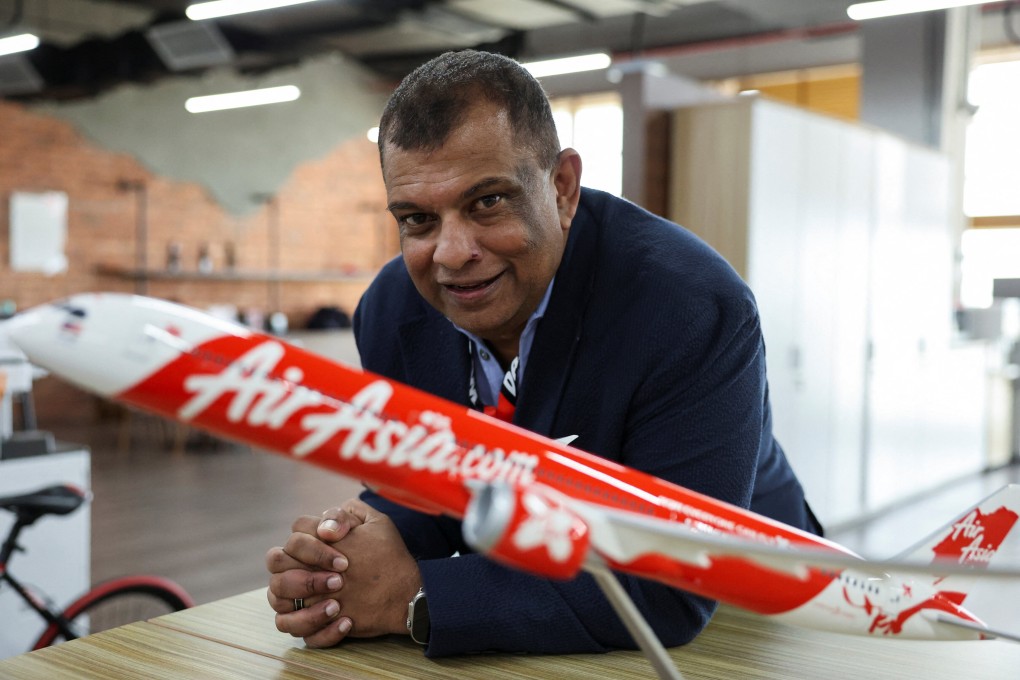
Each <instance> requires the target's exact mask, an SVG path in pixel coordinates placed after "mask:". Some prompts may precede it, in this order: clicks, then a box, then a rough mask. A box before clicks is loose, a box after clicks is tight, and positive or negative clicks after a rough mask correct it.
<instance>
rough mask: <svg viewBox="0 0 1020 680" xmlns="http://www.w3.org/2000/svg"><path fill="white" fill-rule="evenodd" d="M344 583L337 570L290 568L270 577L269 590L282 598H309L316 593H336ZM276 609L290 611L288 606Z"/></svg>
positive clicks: (282, 611) (283, 612)
mask: <svg viewBox="0 0 1020 680" xmlns="http://www.w3.org/2000/svg"><path fill="white" fill-rule="evenodd" d="M343 583H344V580H343V576H341V575H340V574H337V573H336V572H332V571H308V570H307V569H289V570H287V571H284V572H282V573H277V574H273V575H272V576H271V577H270V579H269V590H270V591H271V592H272V593H273V595H275V596H276V597H278V598H280V599H281V600H291V601H293V600H295V599H298V598H300V599H303V600H308V599H310V598H312V597H314V596H315V595H328V594H330V593H335V592H337V591H338V590H340V589H341V588H342V587H343ZM274 609H276V611H278V612H279V613H281V614H286V613H287V612H288V611H290V609H288V608H286V607H284V608H282V609H277V608H276V607H274Z"/></svg>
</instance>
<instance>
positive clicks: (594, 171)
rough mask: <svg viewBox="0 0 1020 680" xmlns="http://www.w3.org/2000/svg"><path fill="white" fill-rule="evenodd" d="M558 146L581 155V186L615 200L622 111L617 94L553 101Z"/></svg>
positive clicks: (620, 178)
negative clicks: (558, 137)
mask: <svg viewBox="0 0 1020 680" xmlns="http://www.w3.org/2000/svg"><path fill="white" fill-rule="evenodd" d="M551 103H552V111H553V119H554V120H555V121H556V129H557V130H558V131H559V135H560V145H561V146H563V147H568V146H569V147H573V148H574V149H576V150H577V151H578V153H580V154H581V184H583V185H584V186H586V187H591V188H592V189H601V190H602V191H608V192H609V193H611V194H615V195H617V196H619V195H620V192H621V191H622V187H623V109H622V108H621V106H620V97H619V95H618V94H616V93H607V94H598V95H586V96H583V97H564V98H557V99H553V100H552V102H551Z"/></svg>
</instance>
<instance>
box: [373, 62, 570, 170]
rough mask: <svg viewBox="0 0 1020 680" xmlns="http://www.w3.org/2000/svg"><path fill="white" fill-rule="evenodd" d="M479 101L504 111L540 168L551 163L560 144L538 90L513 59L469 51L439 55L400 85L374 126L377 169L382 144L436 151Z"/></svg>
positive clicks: (551, 119)
mask: <svg viewBox="0 0 1020 680" xmlns="http://www.w3.org/2000/svg"><path fill="white" fill-rule="evenodd" d="M481 100H485V101H489V102H492V103H493V104H496V105H498V106H499V107H500V108H502V109H503V110H505V111H506V112H507V114H508V117H509V119H510V125H511V127H512V129H513V131H514V136H515V139H516V141H517V142H519V143H520V144H523V145H525V146H527V147H529V148H530V149H531V151H532V152H533V153H534V156H535V159H536V160H537V161H538V163H539V165H540V166H541V167H542V168H543V169H551V168H552V167H553V166H554V165H555V163H556V157H557V155H558V154H559V151H560V142H559V136H558V135H557V133H556V124H555V122H554V121H553V117H552V110H551V109H550V107H549V99H548V97H546V94H545V91H544V90H542V86H541V85H540V84H539V82H538V81H537V80H535V78H534V77H533V76H532V75H531V74H530V73H528V71H527V70H526V69H525V68H524V67H523V66H521V65H520V64H519V63H517V62H516V61H514V60H513V59H510V58H509V57H504V56H502V55H499V54H493V53H491V52H477V51H475V50H464V51H461V52H447V53H445V54H443V55H440V56H438V57H436V58H435V59H432V60H431V61H429V62H426V63H425V64H422V65H421V66H419V67H418V68H417V69H415V70H414V71H413V72H411V73H410V74H409V75H408V76H407V77H406V78H404V80H403V81H402V82H401V83H400V85H399V86H398V87H397V89H396V90H395V91H394V92H393V94H392V95H391V96H390V99H389V101H388V102H387V103H386V108H385V109H384V110H383V114H382V120H381V121H380V122H379V157H380V160H381V161H382V163H383V165H385V163H386V159H385V155H384V148H385V146H386V145H387V144H392V145H394V146H396V147H397V148H399V149H404V150H410V151H431V150H433V149H437V148H439V147H440V146H442V145H443V143H445V142H446V139H447V137H449V135H450V133H451V132H453V131H454V130H456V129H457V128H458V127H459V126H460V125H461V123H463V121H464V118H465V117H466V114H467V112H468V110H469V109H470V106H471V105H472V104H473V103H476V102H478V101H481Z"/></svg>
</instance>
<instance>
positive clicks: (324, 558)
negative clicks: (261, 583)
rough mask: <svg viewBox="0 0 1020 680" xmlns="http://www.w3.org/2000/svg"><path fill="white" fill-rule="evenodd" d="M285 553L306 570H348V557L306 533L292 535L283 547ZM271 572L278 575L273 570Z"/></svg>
mask: <svg viewBox="0 0 1020 680" xmlns="http://www.w3.org/2000/svg"><path fill="white" fill-rule="evenodd" d="M283 551H284V552H285V553H287V555H289V556H290V557H292V558H293V559H295V560H297V561H298V562H300V563H302V565H303V566H304V567H305V568H306V569H307V568H309V567H311V568H313V569H323V570H326V571H343V570H344V569H346V568H347V557H345V556H344V555H343V554H342V553H341V552H340V551H339V550H337V549H336V548H334V547H332V546H331V545H329V544H328V543H324V542H322V541H321V540H319V539H318V538H316V537H315V536H309V535H308V534H305V533H300V532H295V533H293V534H291V535H290V538H288V539H287V543H286V545H284V546H283ZM269 571H270V572H273V573H276V572H274V570H273V569H270V570H269Z"/></svg>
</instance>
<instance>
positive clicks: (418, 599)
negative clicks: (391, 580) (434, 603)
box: [407, 591, 430, 645]
mask: <svg viewBox="0 0 1020 680" xmlns="http://www.w3.org/2000/svg"><path fill="white" fill-rule="evenodd" d="M407 628H408V630H409V631H410V632H411V639H412V640H414V641H415V642H417V643H418V644H419V645H425V644H428V642H429V628H430V624H429V601H428V599H427V598H426V597H425V592H424V591H419V592H418V594H417V595H415V596H414V599H413V600H411V603H410V604H409V605H408V606H407Z"/></svg>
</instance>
